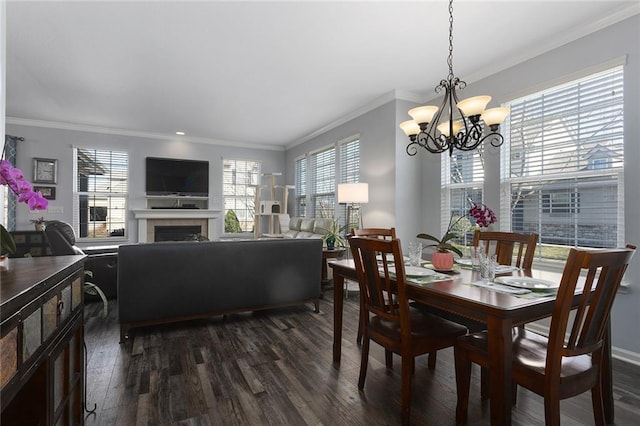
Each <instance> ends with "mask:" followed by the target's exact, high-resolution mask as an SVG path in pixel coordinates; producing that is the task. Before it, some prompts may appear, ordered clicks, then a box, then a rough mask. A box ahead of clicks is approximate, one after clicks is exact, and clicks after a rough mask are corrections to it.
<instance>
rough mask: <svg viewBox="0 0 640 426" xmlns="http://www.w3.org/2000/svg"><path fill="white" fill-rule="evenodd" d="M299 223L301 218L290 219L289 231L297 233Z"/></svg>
mask: <svg viewBox="0 0 640 426" xmlns="http://www.w3.org/2000/svg"><path fill="white" fill-rule="evenodd" d="M300 222H302V218H301V217H297V216H294V217H292V218H291V220H289V229H290V230H292V231H299V230H300Z"/></svg>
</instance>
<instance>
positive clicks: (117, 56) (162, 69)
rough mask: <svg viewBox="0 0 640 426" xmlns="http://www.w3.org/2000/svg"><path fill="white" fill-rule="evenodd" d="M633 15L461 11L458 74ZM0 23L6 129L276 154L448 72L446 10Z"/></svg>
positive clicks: (597, 10)
mask: <svg viewBox="0 0 640 426" xmlns="http://www.w3.org/2000/svg"><path fill="white" fill-rule="evenodd" d="M639 5H640V4H639V2H638V1H626V2H625V1H584V0H582V1H514V0H512V1H477V0H476V1H471V0H467V1H462V0H460V1H456V2H455V3H454V72H455V74H456V75H457V76H459V77H460V78H462V79H463V80H466V81H467V83H469V84H471V83H472V82H473V81H476V80H478V79H480V78H482V77H485V76H487V75H490V74H492V73H495V72H496V71H499V70H500V69H504V68H506V67H508V66H511V65H514V64H516V63H518V62H521V61H523V60H526V59H528V58H530V57H533V56H536V55H539V54H540V53H543V52H545V51H547V50H550V49H552V48H555V47H557V46H559V45H562V44H565V43H567V42H569V41H572V40H574V39H576V38H578V37H581V36H583V35H585V34H587V33H590V32H593V31H595V30H597V29H600V28H602V27H604V26H606V25H609V24H611V23H614V22H617V21H619V20H621V19H623V18H625V17H628V16H631V15H633V14H636V13H639V10H640V9H639V7H638V6H639ZM6 20H7V30H6V31H7V33H6V43H7V51H6V79H7V86H6V87H7V92H6V112H7V117H8V118H7V121H8V122H10V123H11V122H14V123H15V122H18V123H19V122H29V120H37V121H45V122H55V123H58V124H59V125H61V126H76V127H77V126H95V127H98V128H106V129H112V130H117V131H121V130H125V131H127V132H132V133H141V134H147V135H149V136H159V135H173V136H172V137H175V132H176V131H184V132H186V136H185V137H184V138H185V139H190V140H196V141H203V142H211V143H225V142H228V143H230V144H237V145H241V146H256V145H258V146H265V147H267V148H271V149H274V148H276V149H277V148H282V147H285V146H291V145H294V144H296V143H299V142H300V141H304V140H306V139H308V138H309V137H310V136H311V135H313V134H314V133H317V132H318V131H320V130H322V129H326V128H328V127H329V126H331V124H332V123H335V122H336V121H337V120H340V119H342V118H344V117H345V116H350V115H353V114H354V113H356V112H357V111H363V110H364V109H366V108H367V106H370V105H375V104H376V103H377V102H378V103H379V102H380V101H381V99H387V98H388V99H391V95H390V94H391V93H392V92H393V91H397V92H396V93H399V94H401V96H402V97H403V98H405V99H412V98H413V99H426V98H428V97H432V93H433V88H434V87H435V85H436V84H437V83H438V82H439V81H440V80H441V79H442V78H444V77H446V75H447V72H448V69H447V63H446V59H447V53H448V6H447V3H446V2H443V1H422V2H418V1H413V2H401V1H388V2H373V1H358V2H337V1H334V2H313V1H297V2H293V1H289V2H268V1H260V2H242V1H235V2H222V1H206V2H205V1H200V2H187V1H156V2H151V1H146V2H142V1H138V2H134V1H127V2H106V1H104V2H96V1H87V2H71V1H66V2H22V1H20V2H19V1H12V0H9V1H8V2H7V5H6ZM493 106H495V105H493Z"/></svg>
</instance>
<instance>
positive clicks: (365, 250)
mask: <svg viewBox="0 0 640 426" xmlns="http://www.w3.org/2000/svg"><path fill="white" fill-rule="evenodd" d="M349 246H350V248H351V253H352V255H353V259H354V262H355V267H356V272H357V273H358V284H359V285H360V297H361V298H362V306H363V307H364V309H365V310H366V312H367V315H365V319H366V321H367V323H368V321H369V313H372V314H374V315H377V316H379V317H382V318H384V319H386V320H389V321H395V322H398V323H399V324H400V327H401V333H402V335H403V336H405V335H406V336H409V334H410V333H411V328H410V321H409V302H408V299H407V295H406V287H405V273H404V264H403V261H402V259H403V258H402V248H401V244H400V240H398V239H392V240H384V239H380V238H375V237H374V238H369V237H349ZM389 254H391V255H392V256H388V255H389ZM391 258H393V263H392V261H391ZM394 290H395V291H396V292H397V293H395V292H394Z"/></svg>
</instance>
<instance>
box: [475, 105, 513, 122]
mask: <svg viewBox="0 0 640 426" xmlns="http://www.w3.org/2000/svg"><path fill="white" fill-rule="evenodd" d="M509 112H510V110H509V108H505V107H498V108H491V109H488V110H486V111H485V112H483V113H482V119H483V120H484V122H485V123H487V124H488V125H489V126H491V125H492V124H500V123H502V122H503V121H504V119H505V118H507V115H509Z"/></svg>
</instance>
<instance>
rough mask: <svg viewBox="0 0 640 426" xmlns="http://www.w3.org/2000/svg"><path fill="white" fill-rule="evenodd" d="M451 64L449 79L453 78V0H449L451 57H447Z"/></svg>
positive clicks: (448, 62)
mask: <svg viewBox="0 0 640 426" xmlns="http://www.w3.org/2000/svg"><path fill="white" fill-rule="evenodd" d="M447 64H448V65H449V75H448V76H447V79H448V80H453V0H449V57H448V58H447Z"/></svg>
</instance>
